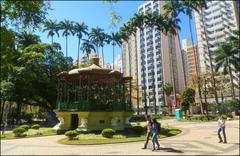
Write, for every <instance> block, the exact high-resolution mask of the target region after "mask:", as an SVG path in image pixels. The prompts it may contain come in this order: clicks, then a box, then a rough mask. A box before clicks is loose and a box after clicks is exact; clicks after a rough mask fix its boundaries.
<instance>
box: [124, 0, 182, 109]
mask: <svg viewBox="0 0 240 156" xmlns="http://www.w3.org/2000/svg"><path fill="white" fill-rule="evenodd" d="M164 3H165V2H164V1H147V2H144V3H143V4H142V5H141V6H139V7H138V12H141V13H144V14H145V13H147V12H149V11H156V12H158V13H159V14H160V13H163V11H164V10H163V8H162V6H163V4H164ZM181 57H182V56H181V52H180V46H179V40H178V37H177V36H174V35H172V34H168V35H164V34H163V33H161V32H159V31H158V30H156V29H155V28H144V30H143V31H140V30H138V31H137V33H136V36H132V37H131V38H130V39H129V41H128V42H126V43H124V44H123V45H122V58H123V72H124V74H125V75H127V76H132V77H133V80H136V79H137V76H138V84H139V86H140V89H141V90H142V98H141V99H142V100H141V101H142V105H141V107H143V106H144V105H145V97H146V101H147V106H148V107H149V108H150V109H149V111H151V112H152V113H153V112H154V111H155V110H154V108H155V106H156V108H157V112H159V110H160V109H161V106H163V105H164V92H163V83H166V82H168V83H171V84H173V83H175V88H176V91H177V92H179V91H180V90H182V89H183V87H184V76H183V66H182V59H181ZM137 62H138V63H137ZM173 80H174V81H173Z"/></svg>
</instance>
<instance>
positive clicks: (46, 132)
mask: <svg viewBox="0 0 240 156" xmlns="http://www.w3.org/2000/svg"><path fill="white" fill-rule="evenodd" d="M39 133H41V135H39ZM24 134H26V136H25V137H15V136H14V133H5V134H3V135H0V136H1V139H16V138H30V137H40V136H50V135H56V130H54V129H52V128H40V129H39V130H35V129H29V130H28V131H27V132H25V133H24Z"/></svg>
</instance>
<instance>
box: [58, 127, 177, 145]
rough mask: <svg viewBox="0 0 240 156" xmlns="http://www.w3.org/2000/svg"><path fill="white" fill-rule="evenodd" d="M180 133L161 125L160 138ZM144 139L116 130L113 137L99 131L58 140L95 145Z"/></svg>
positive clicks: (69, 143)
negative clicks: (103, 134) (71, 138)
mask: <svg viewBox="0 0 240 156" xmlns="http://www.w3.org/2000/svg"><path fill="white" fill-rule="evenodd" d="M179 133H181V130H179V129H177V128H174V127H170V126H168V127H165V126H162V134H161V135H160V139H161V138H166V137H170V136H175V135H177V134H179ZM145 139H146V134H143V135H136V134H132V133H129V131H128V130H124V131H117V133H116V135H114V136H113V138H104V137H102V135H101V134H99V133H88V134H79V135H78V136H77V139H75V140H69V139H68V138H64V139H61V140H59V141H58V143H61V144H68V145H96V144H113V143H125V142H137V141H144V140H145Z"/></svg>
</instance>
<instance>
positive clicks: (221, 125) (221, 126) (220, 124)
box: [218, 115, 227, 144]
mask: <svg viewBox="0 0 240 156" xmlns="http://www.w3.org/2000/svg"><path fill="white" fill-rule="evenodd" d="M221 131H222V132H223V138H224V142H223V140H222V137H221V134H220V133H221ZM218 138H219V143H221V142H223V143H225V144H226V143H227V139H226V133H225V119H224V118H223V116H222V115H220V116H219V118H218Z"/></svg>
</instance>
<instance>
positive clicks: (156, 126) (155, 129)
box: [152, 118, 160, 151]
mask: <svg viewBox="0 0 240 156" xmlns="http://www.w3.org/2000/svg"><path fill="white" fill-rule="evenodd" d="M159 127H160V126H159V123H158V122H157V120H156V118H154V119H152V130H153V132H152V143H153V149H152V151H154V150H156V148H155V145H157V150H160V145H159V142H158V134H159V132H160V129H159Z"/></svg>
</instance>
